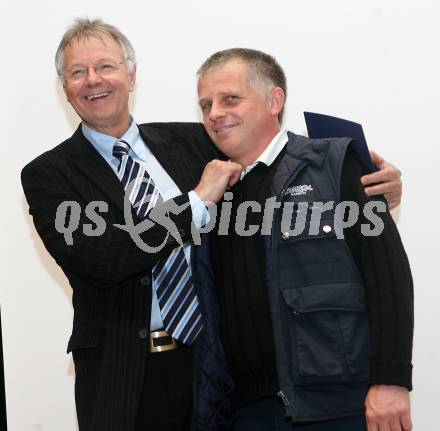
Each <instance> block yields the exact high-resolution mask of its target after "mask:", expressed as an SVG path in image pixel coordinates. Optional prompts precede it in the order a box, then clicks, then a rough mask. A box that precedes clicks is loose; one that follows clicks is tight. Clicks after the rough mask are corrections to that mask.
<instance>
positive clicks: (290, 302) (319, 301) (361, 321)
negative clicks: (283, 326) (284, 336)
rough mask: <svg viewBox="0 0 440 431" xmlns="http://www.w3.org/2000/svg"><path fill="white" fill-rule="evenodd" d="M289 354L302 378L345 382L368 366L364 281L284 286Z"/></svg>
mask: <svg viewBox="0 0 440 431" xmlns="http://www.w3.org/2000/svg"><path fill="white" fill-rule="evenodd" d="M282 294H283V297H284V300H285V303H286V309H285V316H286V318H287V322H286V323H287V324H288V326H289V327H288V328H287V331H288V332H289V334H290V337H289V338H290V342H289V344H290V345H289V346H287V347H288V351H289V353H291V354H292V356H293V357H295V358H296V359H297V360H296V362H297V367H296V372H297V375H298V378H299V380H300V382H304V383H306V382H307V383H308V382H310V383H312V382H316V383H321V382H325V381H329V382H334V381H344V380H347V379H351V378H352V376H353V375H356V374H365V372H366V371H367V370H368V337H369V333H368V317H367V313H366V309H365V303H364V289H363V287H362V285H357V284H354V283H338V284H319V285H309V286H307V287H301V288H296V289H284V290H283V291H282Z"/></svg>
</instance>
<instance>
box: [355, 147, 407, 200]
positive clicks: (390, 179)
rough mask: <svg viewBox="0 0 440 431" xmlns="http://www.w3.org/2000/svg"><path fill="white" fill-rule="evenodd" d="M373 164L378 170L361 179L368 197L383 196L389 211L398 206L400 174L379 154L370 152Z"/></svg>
mask: <svg viewBox="0 0 440 431" xmlns="http://www.w3.org/2000/svg"><path fill="white" fill-rule="evenodd" d="M370 154H371V158H372V160H373V163H374V164H375V165H376V166H377V167H378V168H379V169H380V170H379V171H377V172H373V173H371V174H368V175H364V176H363V177H362V178H361V182H362V184H363V185H364V186H369V187H366V188H365V193H366V194H367V195H368V196H377V195H385V198H386V200H387V202H388V205H389V207H390V209H393V208H395V207H396V206H398V205H399V204H400V201H401V198H402V180H401V178H400V177H401V173H400V171H399V169H397V168H396V167H395V166H394V165H393V164H391V163H389V162H387V161H386V160H384V159H383V157H381V156H380V155H379V154H377V153H375V152H374V151H370Z"/></svg>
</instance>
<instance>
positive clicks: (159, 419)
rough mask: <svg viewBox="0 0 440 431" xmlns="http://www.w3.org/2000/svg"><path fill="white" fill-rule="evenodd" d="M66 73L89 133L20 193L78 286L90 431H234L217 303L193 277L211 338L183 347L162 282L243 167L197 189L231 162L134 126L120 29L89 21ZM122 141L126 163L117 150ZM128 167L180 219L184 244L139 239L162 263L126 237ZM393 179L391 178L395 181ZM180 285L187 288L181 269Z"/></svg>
mask: <svg viewBox="0 0 440 431" xmlns="http://www.w3.org/2000/svg"><path fill="white" fill-rule="evenodd" d="M56 66H57V71H58V74H59V75H60V77H61V79H62V82H63V88H64V91H65V94H66V97H67V100H68V101H69V103H70V104H71V105H72V107H73V108H74V110H75V111H76V112H77V114H78V115H79V116H80V117H81V119H82V123H81V125H80V126H79V127H78V129H77V130H76V131H75V133H74V134H73V135H72V137H70V138H69V139H67V140H66V141H64V142H63V143H61V144H60V145H58V146H57V147H55V148H54V149H52V150H50V151H48V152H46V153H44V154H42V155H41V156H39V157H38V158H36V159H35V160H34V161H32V162H31V163H29V164H28V165H27V166H26V167H25V168H24V169H23V172H22V183H23V188H24V191H25V194H26V198H27V200H28V203H29V207H30V214H31V215H32V216H33V220H34V224H35V227H36V229H37V231H38V233H39V235H40V237H41V238H42V240H43V243H44V245H45V247H46V248H47V250H48V251H49V253H50V254H51V255H52V256H53V258H54V259H55V260H56V262H57V263H58V264H59V265H60V266H61V268H62V269H63V271H64V273H65V274H66V276H67V278H68V279H69V282H70V284H71V286H72V288H73V306H74V310H75V315H74V322H73V331H72V335H71V338H70V341H69V345H68V351H69V352H70V351H72V354H73V359H74V363H75V372H76V383H75V398H76V406H77V414H78V423H79V427H80V430H81V431H83V430H105V431H108V430H112V431H117V430H118V431H119V430H120V431H128V430H129V431H132V430H134V431H138V430H146V429H160V430H161V431H166V430H170V431H171V430H186V429H189V427H190V426H191V423H192V424H193V425H194V429H200V430H208V429H209V430H213V431H214V430H221V429H227V428H228V424H229V421H230V416H229V412H230V403H229V399H230V394H231V391H232V384H231V382H230V381H229V379H228V374H227V372H226V369H225V365H224V358H223V354H222V349H221V346H220V345H219V337H217V328H218V327H217V322H216V317H217V311H216V308H215V307H216V303H215V301H213V300H212V292H208V291H206V289H200V285H198V283H197V280H194V286H195V288H196V297H197V298H198V303H199V308H200V311H201V316H202V317H201V319H202V322H203V329H201V331H200V332H199V333H198V336H197V337H196V339H195V342H194V343H193V342H190V343H185V342H179V341H176V340H174V339H173V337H172V336H171V335H173V336H174V334H169V333H166V331H164V330H163V329H164V327H165V320H164V318H163V309H161V307H162V306H161V305H160V304H159V302H160V301H158V297H157V292H156V288H157V284H158V279H159V278H160V275H159V276H158V277H157V278H156V275H154V271H155V268H157V266H156V265H159V264H160V262H163V261H165V260H167V259H168V257H169V256H170V254H171V253H172V252H174V251H175V250H177V249H179V247H180V245H179V243H178V241H177V240H178V239H179V238H180V239H182V241H183V248H182V251H183V253H184V255H185V259H186V261H187V263H188V262H189V253H190V248H189V238H190V233H191V226H192V224H193V225H195V226H201V225H202V220H201V214H203V211H200V209H201V208H202V209H203V204H202V201H201V199H200V198H202V199H203V200H211V201H218V200H219V199H220V198H221V196H222V195H223V193H224V191H225V189H226V188H227V187H228V186H229V185H232V184H233V183H234V182H235V181H237V179H238V177H239V174H240V169H241V168H240V166H238V165H236V164H234V163H230V164H222V163H216V162H214V164H212V165H211V169H210V170H209V172H208V173H207V174H206V175H204V176H203V177H202V178H201V180H200V182H198V181H199V179H200V177H201V175H202V171H203V168H204V166H205V164H206V163H207V162H208V161H209V160H211V159H214V158H218V157H219V153H218V152H217V150H215V148H214V147H213V146H212V145H211V144H210V140H209V137H208V135H207V134H206V132H205V131H204V129H203V126H202V125H201V124H179V123H170V124H166V125H162V124H156V125H137V124H136V123H135V121H134V120H133V118H132V117H131V115H130V112H129V108H128V99H129V93H130V92H131V91H132V90H133V88H134V84H135V79H136V66H135V54H134V50H133V48H132V46H131V44H130V42H129V41H128V40H127V39H126V38H125V36H124V35H123V34H122V33H121V32H120V31H119V30H118V29H116V28H115V27H113V26H111V25H108V24H105V23H103V22H102V21H99V20H95V21H89V20H77V22H76V23H75V25H74V26H73V27H72V28H71V29H69V30H68V31H67V32H66V33H65V35H64V37H63V39H62V41H61V43H60V46H59V48H58V51H57V55H56ZM121 140H122V141H121ZM121 142H122V143H123V145H126V146H127V148H128V149H127V151H128V154H126V155H125V156H121V155H120V154H119V155H118V153H117V152H115V151H114V150H115V148H116V146H115V144H120V143H121ZM124 157H125V159H124ZM128 160H131V161H132V163H133V166H138V167H139V169H144V170H145V171H146V172H148V174H149V175H150V176H151V178H152V179H153V181H154V184H155V186H156V188H157V189H158V190H159V192H160V194H161V195H162V196H163V198H164V199H165V203H164V205H165V204H168V205H169V206H168V208H171V207H174V208H177V210H174V212H170V213H169V214H168V217H169V218H168V220H169V221H170V222H171V225H172V226H174V228H173V229H174V231H173V232H171V234H172V235H170V232H168V230H167V228H166V227H165V226H164V225H162V224H159V223H156V224H152V227H150V228H149V229H147V230H145V232H143V233H141V234H140V239H141V240H142V242H143V243H144V244H147V245H148V246H149V247H157V251H155V252H154V253H147V252H145V251H144V250H143V249H142V248H140V247H138V246H137V245H136V243H135V242H134V241H133V240H132V239H131V238H130V235H129V233H128V232H127V231H126V230H124V229H121V228H120V227H118V226H121V225H125V224H126V218H125V214H124V186H123V183H122V181H123V178H124V175H125V174H124V171H122V170H121V169H124V168H123V166H125V168H126V167H127V165H128V163H129V162H128ZM124 163H126V164H125V165H124ZM133 169H134V168H133ZM393 169H394V171H393ZM395 171H396V170H395V168H388V169H386V170H385V175H391V180H392V181H394V182H396V173H395ZM121 172H122V173H121ZM382 174H383V173H382ZM118 175H119V176H118ZM130 175H131V171H130ZM389 183H390V182H389V181H388V183H387V184H389ZM385 187H387V186H386V185H385ZM399 187H400V183H399V180H397V189H398V188H399ZM392 190H396V188H395V187H394V188H393V189H392ZM380 191H381V190H379V192H380ZM152 194H153V195H154V193H152ZM397 194H399V192H397ZM167 199H168V200H167ZM135 202H136V201H135ZM129 215H130V217H133V219H134V221H135V222H136V223H138V222H141V221H142V220H144V219H145V218H146V217H147V216H146V215H145V214H139V213H138V212H137V205H133V208H132V209H131V213H130V214H129ZM161 244H164V246H163V247H159V246H160V245H161ZM182 265H183V264H182ZM186 273H187V272H185V274H186ZM169 274H173V275H174V274H176V278H181V279H183V278H184V274H183V273H182V271H181V272H179V271H177V270H174V272H173V271H171V272H170V273H169ZM171 278H172V277H171ZM210 295H211V296H210ZM196 335H197V334H196ZM194 364H196V365H194ZM194 384H195V385H196V386H195V387H194Z"/></svg>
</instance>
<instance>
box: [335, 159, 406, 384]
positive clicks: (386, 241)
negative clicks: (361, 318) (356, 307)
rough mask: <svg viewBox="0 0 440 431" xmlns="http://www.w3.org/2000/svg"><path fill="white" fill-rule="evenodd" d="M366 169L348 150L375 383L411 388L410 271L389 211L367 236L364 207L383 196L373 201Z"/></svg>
mask: <svg viewBox="0 0 440 431" xmlns="http://www.w3.org/2000/svg"><path fill="white" fill-rule="evenodd" d="M366 173H367V171H366V169H365V168H364V167H363V165H362V164H361V162H360V161H359V160H358V159H357V158H356V157H355V156H354V155H352V153H351V152H350V151H349V152H348V153H347V155H346V158H345V161H344V166H343V170H342V181H341V198H342V200H343V201H355V202H357V203H358V204H359V206H360V207H359V209H360V211H359V219H358V221H357V223H356V224H355V225H354V226H352V227H351V228H347V229H345V231H344V234H345V238H346V241H347V244H348V247H349V248H350V251H351V253H352V255H353V258H354V260H355V262H356V264H357V266H358V268H359V270H360V273H361V276H362V278H363V280H364V285H365V290H366V299H367V304H368V316H369V325H370V353H369V362H370V385H377V384H386V385H398V386H404V387H406V388H408V389H409V390H411V389H412V364H411V357H412V341H413V326H414V310H413V307H414V306H413V304H414V297H413V282H412V276H411V270H410V267H409V262H408V258H407V255H406V253H405V250H404V248H403V245H402V241H401V239H400V235H399V232H398V230H397V227H396V225H395V223H394V221H393V219H392V217H391V215H390V213H389V210H388V207H387V209H386V212H384V213H380V212H375V213H376V214H377V216H378V217H380V219H381V220H382V222H383V226H384V228H383V231H382V233H381V234H380V235H378V236H365V235H363V234H362V232H361V225H362V224H364V225H365V224H368V225H371V221H369V220H368V219H367V218H366V217H365V215H364V213H363V208H364V205H365V204H366V203H367V202H371V201H382V202H384V201H385V199H384V197H383V196H379V197H378V196H375V197H368V196H367V195H366V194H365V192H364V190H363V186H362V184H361V182H360V177H361V176H362V175H364V174H366Z"/></svg>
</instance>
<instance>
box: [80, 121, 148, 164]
mask: <svg viewBox="0 0 440 431" xmlns="http://www.w3.org/2000/svg"><path fill="white" fill-rule="evenodd" d="M81 128H82V132H83V134H84V136H85V137H86V139H87V140H88V141H90V143H91V144H92V145H93V146H94V147H95V148H96V150H97V151H98V152H99V154H101V156H102V157H104V159H105V160H106V161H107V163H109V164H111V162H112V160H113V159H114V157H113V145H114V144H115V142H116V141H117V140H118V139H117V138H115V137H114V136H110V135H107V134H105V133H102V132H98V131H97V130H95V129H92V128H91V127H89V126H87V125H86V124H85V123H84V122H83V123H82V124H81ZM139 137H140V135H139V128H138V126H137V124H136V122H135V121H134V119H133V117H131V124H130V127H129V128H128V130H127V131H126V132H125V133H124V134H123V135H122V136H121V140H123V141H125V142H127V143H128V144H129V145H130V148H131V150H130V152H134V153H135V154H136V155H137V156H138V157H139V158H141V159H143V160H145V156H146V148H145V145H143V143H142V140H141V139H139Z"/></svg>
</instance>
